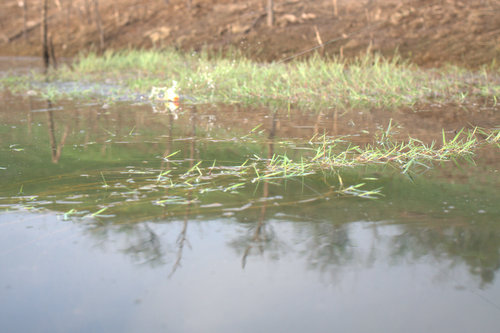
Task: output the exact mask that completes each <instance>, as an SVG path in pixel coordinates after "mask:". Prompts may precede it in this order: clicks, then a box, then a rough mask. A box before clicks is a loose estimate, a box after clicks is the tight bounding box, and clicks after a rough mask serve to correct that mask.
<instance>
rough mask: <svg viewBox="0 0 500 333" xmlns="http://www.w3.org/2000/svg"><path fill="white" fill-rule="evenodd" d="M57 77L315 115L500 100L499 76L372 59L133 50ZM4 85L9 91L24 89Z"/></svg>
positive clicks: (92, 57) (86, 60)
mask: <svg viewBox="0 0 500 333" xmlns="http://www.w3.org/2000/svg"><path fill="white" fill-rule="evenodd" d="M51 75H52V80H64V81H68V80H75V81H79V82H80V81H82V80H84V81H86V82H96V81H99V82H106V83H110V82H112V83H113V84H118V85H121V86H125V87H127V88H128V89H129V91H130V92H131V93H132V92H133V93H141V94H144V95H146V94H147V93H148V92H149V91H150V90H151V88H152V87H154V86H171V85H172V84H173V82H174V81H176V82H178V87H179V90H180V93H181V94H182V95H186V96H190V97H191V98H192V99H191V100H193V99H194V100H196V101H197V102H199V103H243V104H248V103H251V104H259V105H281V106H285V105H290V104H292V105H294V106H296V107H298V108H308V109H311V108H312V109H314V108H330V107H336V108H338V107H398V106H403V105H406V106H408V105H413V104H415V103H417V102H419V103H425V102H443V103H446V102H456V103H464V102H466V101H470V100H473V99H474V98H483V99H484V98H486V99H487V100H488V101H489V102H490V103H491V104H495V103H497V100H496V99H497V96H499V95H500V73H499V72H498V69H495V68H484V69H483V70H480V71H476V72H470V71H467V70H463V69H460V68H457V67H448V68H442V69H438V70H437V69H435V70H424V69H421V68H418V67H416V66H414V65H412V64H410V63H408V62H405V61H403V60H401V59H400V58H398V57H393V58H392V59H391V60H388V59H384V58H382V57H380V56H378V55H373V54H367V55H365V56H363V57H360V58H358V59H356V60H354V61H350V62H347V61H345V60H340V59H322V58H319V57H313V58H310V59H308V60H305V61H295V62H290V63H276V62H273V63H256V62H253V61H251V60H248V59H246V58H244V57H243V56H241V55H236V56H232V57H228V56H209V55H208V54H206V53H203V52H201V53H191V54H182V53H179V52H176V51H171V50H166V51H145V50H144V51H136V50H128V51H121V52H106V53H105V54H103V55H101V56H98V55H96V54H92V53H91V54H88V55H85V56H81V57H79V58H78V59H76V61H75V62H74V63H73V64H72V65H71V66H66V67H63V68H61V69H59V70H57V71H55V72H53V73H52V74H51ZM1 80H2V83H1V84H2V85H7V86H8V85H9V84H14V85H15V83H16V82H17V81H15V80H14V81H12V80H11V79H9V78H4V79H1ZM9 80H11V81H9Z"/></svg>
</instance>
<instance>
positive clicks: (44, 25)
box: [41, 0, 50, 72]
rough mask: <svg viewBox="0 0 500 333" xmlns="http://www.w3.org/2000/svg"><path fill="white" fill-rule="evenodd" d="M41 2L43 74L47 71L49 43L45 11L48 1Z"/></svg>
mask: <svg viewBox="0 0 500 333" xmlns="http://www.w3.org/2000/svg"><path fill="white" fill-rule="evenodd" d="M41 1H42V59H43V67H44V69H45V72H47V70H48V69H49V61H50V55H49V42H48V38H47V33H48V32H47V9H48V0H41Z"/></svg>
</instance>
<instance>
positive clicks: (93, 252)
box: [0, 213, 500, 332]
mask: <svg viewBox="0 0 500 333" xmlns="http://www.w3.org/2000/svg"><path fill="white" fill-rule="evenodd" d="M251 227H252V224H242V223H235V222H231V220H211V221H203V222H199V221H190V222H188V226H187V233H186V237H187V240H188V242H189V243H186V244H185V246H184V248H183V252H182V259H181V261H180V266H179V267H178V268H177V270H176V271H175V273H174V274H172V275H171V272H172V267H173V266H174V264H175V262H176V260H177V256H178V245H177V243H176V240H177V238H178V235H179V233H180V232H181V231H182V229H183V223H182V222H181V221H177V222H171V223H141V224H137V225H128V226H127V225H109V226H101V227H96V224H94V223H93V222H92V220H82V221H79V222H70V221H66V222H63V221H57V219H56V218H55V217H54V216H53V215H50V214H44V215H35V214H20V213H3V214H2V215H0V230H1V232H0V235H1V236H0V244H1V245H0V267H2V274H1V275H0V288H1V289H0V290H1V292H0V295H1V299H2V303H1V304H2V305H1V311H0V313H1V315H0V323H1V324H0V326H1V331H2V332H14V331H17V332H35V331H36V332H90V331H91V332H118V331H119V332H165V331H169V332H258V331H260V332H305V331H308V332H324V331H330V330H335V331H340V332H479V331H480V332H496V330H497V328H498V325H499V323H500V320H499V319H498V318H499V316H498V314H499V311H500V310H499V308H498V307H496V306H495V305H492V304H491V302H497V303H498V301H497V300H498V299H500V284H499V283H498V282H497V281H498V279H496V280H493V281H492V282H491V283H489V284H486V285H483V286H482V287H480V286H481V282H480V281H479V278H478V277H477V276H475V275H471V274H470V273H469V268H468V267H467V266H466V265H465V264H464V263H463V262H461V261H460V260H455V258H453V257H451V256H450V255H449V254H448V255H447V256H442V257H439V256H435V255H422V256H420V255H418V254H415V253H414V252H412V251H409V252H407V253H405V254H403V255H399V256H398V255H397V254H395V250H394V244H395V242H394V239H395V237H397V236H400V235H401V234H404V233H405V232H408V230H406V229H405V226H402V225H386V224H383V223H372V222H356V223H350V224H341V225H333V224H330V223H321V222H287V221H283V220H282V221H276V220H273V221H271V222H269V223H268V225H267V227H268V228H267V229H266V230H267V231H268V232H271V231H272V237H271V236H270V238H269V239H268V242H266V243H264V244H262V245H263V249H262V251H260V250H259V249H258V245H259V244H253V243H251V242H249V238H251V234H252V230H251ZM443 229H444V230H443V231H444V232H445V231H446V227H443ZM150 233H153V234H154V235H156V237H157V241H158V242H157V243H154V242H153V243H154V246H156V247H158V248H159V251H158V252H154V251H149V250H148V249H147V246H149V245H148V244H147V242H144V240H145V239H146V240H147V239H151V238H148V237H147V236H144V235H148V234H150ZM339 234H340V236H338V235H339ZM328 240H329V241H328ZM248 244H253V245H255V248H254V249H253V250H252V251H251V252H250V255H249V257H248V258H247V260H246V266H245V268H244V269H243V268H242V255H243V252H244V249H245V248H246V247H247V246H248ZM339 244H340V245H339ZM131 247H133V249H135V251H136V253H133V251H131V250H130V248H131ZM140 251H143V254H142V257H141V254H137V252H140ZM148 251H149V252H148ZM155 253H156V254H158V253H161V257H162V258H161V260H153V261H148V260H147V259H148V258H149V259H151V258H155V257H154V255H155ZM148 255H149V256H150V257H148ZM457 256H460V254H457ZM169 275H171V276H170V278H169Z"/></svg>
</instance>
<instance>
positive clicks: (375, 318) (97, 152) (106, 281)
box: [0, 92, 500, 332]
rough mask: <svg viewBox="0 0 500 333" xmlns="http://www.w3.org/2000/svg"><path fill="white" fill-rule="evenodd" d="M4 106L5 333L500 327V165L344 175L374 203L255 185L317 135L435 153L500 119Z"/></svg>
mask: <svg viewBox="0 0 500 333" xmlns="http://www.w3.org/2000/svg"><path fill="white" fill-rule="evenodd" d="M2 101H3V103H2V105H1V106H0V120H1V121H0V209H1V212H0V268H1V275H0V300H1V301H0V331H1V332H306V331H307V332H325V331H340V332H497V331H498V327H499V326H500V283H499V281H498V276H497V275H498V270H499V268H500V207H499V206H500V205H499V204H498V203H499V202H500V195H499V193H498V188H499V185H500V179H499V174H498V169H499V155H498V150H495V149H494V148H493V147H489V148H485V149H482V150H480V151H478V152H477V157H476V162H477V166H472V165H468V164H466V163H463V164H460V167H457V166H456V165H454V164H451V163H450V164H445V165H443V166H437V167H436V169H434V170H432V171H429V172H427V173H425V174H423V175H415V177H414V179H413V180H411V179H409V178H408V177H406V176H403V175H401V174H400V173H399V171H398V170H395V169H391V168H383V167H364V168H356V169H343V170H339V171H338V172H339V174H340V175H341V177H342V179H343V182H344V183H345V184H347V185H349V184H358V183H360V182H364V183H366V186H367V187H368V188H370V189H374V188H380V189H381V193H382V194H383V196H381V197H379V198H378V199H375V200H370V199H364V198H358V197H353V196H343V195H339V194H338V193H335V192H332V188H333V187H335V186H338V176H337V174H335V175H331V174H330V173H325V174H315V175H309V176H306V177H303V178H302V177H301V178H300V179H293V178H291V179H289V180H287V181H283V180H279V179H277V180H275V181H273V182H271V183H263V182H258V181H256V182H251V181H248V179H246V178H245V177H243V176H241V175H240V174H238V172H237V170H238V166H240V165H242V163H244V162H245V161H246V160H249V161H250V162H248V163H252V161H256V160H258V159H259V158H261V159H265V158H266V157H270V156H272V154H273V153H280V154H282V153H286V154H287V156H289V157H290V158H299V157H300V155H301V154H303V153H307V147H308V140H309V139H310V138H311V137H312V136H314V135H318V134H324V133H326V134H328V135H332V136H341V135H342V136H347V138H348V140H349V141H351V142H356V143H358V144H362V143H364V142H370V140H373V136H374V133H375V132H376V131H377V130H380V129H383V128H384V127H385V126H387V123H388V121H389V119H394V121H395V122H396V123H397V124H399V126H400V131H401V133H402V135H407V134H408V133H410V134H411V135H413V136H417V137H419V138H421V139H422V140H428V141H429V140H432V139H434V138H435V137H439V136H440V135H441V128H444V129H445V130H446V131H453V130H454V129H456V128H460V127H463V126H468V125H470V124H472V125H480V126H486V125H487V124H488V123H490V124H491V121H492V120H493V121H496V124H498V123H499V119H498V116H496V115H497V114H498V110H494V109H493V110H483V111H482V112H481V113H480V114H479V113H477V114H474V112H472V111H467V112H465V111H463V110H462V109H456V110H441V111H440V112H441V113H440V114H439V115H436V112H435V110H432V108H429V109H428V110H421V111H420V112H419V113H415V112H410V111H408V110H406V111H405V110H402V111H393V112H390V113H388V112H384V111H383V110H371V111H363V112H353V111H351V112H350V113H347V114H344V113H342V112H334V111H332V112H329V113H322V114H319V115H318V114H307V113H303V112H301V113H287V112H286V111H283V112H281V111H280V110H262V109H251V108H250V109H244V108H241V107H238V106H186V107H183V108H181V109H179V110H177V111H176V112H173V113H172V112H155V110H154V109H153V108H152V107H151V105H148V104H145V103H139V104H135V103H117V104H113V105H111V106H104V107H103V105H102V104H92V103H84V102H73V101H58V102H47V101H43V100H41V99H39V98H37V97H36V96H31V97H30V96H12V95H11V94H10V93H7V92H3V93H2ZM157 111H158V110H157ZM495 117H497V118H495ZM172 154H173V155H172ZM199 161H202V163H201V164H199V165H198V168H199V170H200V171H199V172H200V173H203V177H201V176H200V177H197V176H196V177H195V175H196V173H197V172H198V171H197V170H196V166H197V163H198V162H199ZM211 166H212V169H210V167H211ZM189 169H193V170H192V172H191V173H186V170H189ZM167 170H170V171H169V173H167V174H163V172H165V171H167ZM207 170H210V172H208V171H207Z"/></svg>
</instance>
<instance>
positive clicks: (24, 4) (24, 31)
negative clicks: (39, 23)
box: [23, 0, 28, 42]
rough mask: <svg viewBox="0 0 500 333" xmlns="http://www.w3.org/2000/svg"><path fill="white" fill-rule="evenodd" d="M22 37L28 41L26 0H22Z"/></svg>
mask: <svg viewBox="0 0 500 333" xmlns="http://www.w3.org/2000/svg"><path fill="white" fill-rule="evenodd" d="M23 37H24V41H25V42H27V41H28V0H24V1H23Z"/></svg>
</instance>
